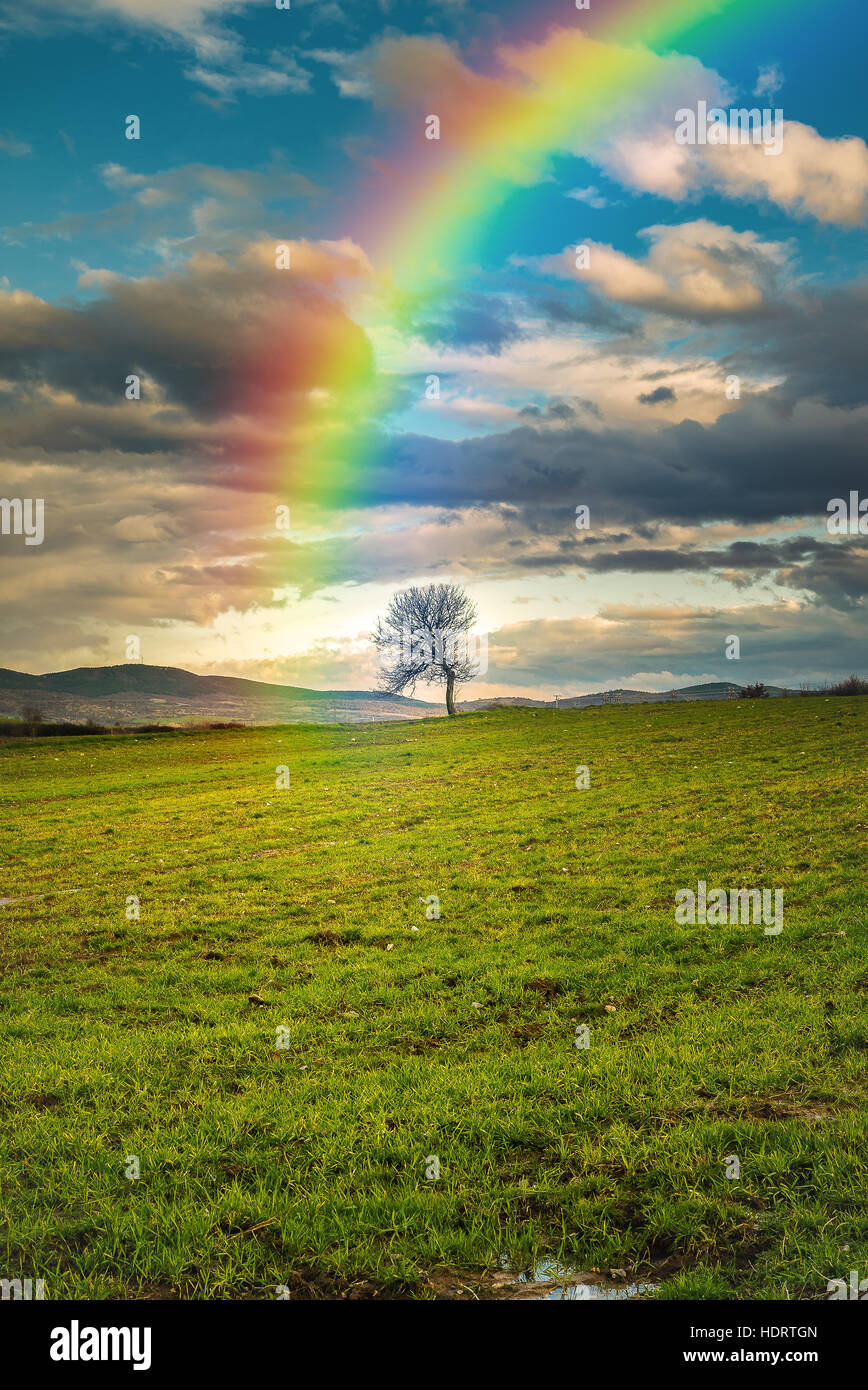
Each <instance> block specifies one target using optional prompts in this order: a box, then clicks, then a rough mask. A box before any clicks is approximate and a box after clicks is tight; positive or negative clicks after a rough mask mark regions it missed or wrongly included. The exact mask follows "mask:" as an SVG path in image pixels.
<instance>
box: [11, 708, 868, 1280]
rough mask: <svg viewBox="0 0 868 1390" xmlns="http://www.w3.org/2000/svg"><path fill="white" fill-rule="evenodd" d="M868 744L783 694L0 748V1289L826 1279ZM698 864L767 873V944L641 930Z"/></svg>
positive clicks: (845, 1088) (853, 715) (657, 922)
mask: <svg viewBox="0 0 868 1390" xmlns="http://www.w3.org/2000/svg"><path fill="white" fill-rule="evenodd" d="M866 723H868V702H866V701H865V700H863V699H850V700H847V699H829V698H802V699H790V700H771V701H730V702H723V703H711V702H704V703H697V704H683V705H681V704H675V705H673V704H661V705H656V706H655V705H641V706H623V707H606V708H598V709H587V710H583V711H580V712H574V711H563V712H557V713H556V712H541V713H532V712H530V711H525V710H503V711H499V712H497V713H487V714H486V713H480V714H475V715H467V716H463V717H461V718H460V719H458V720H457V721H446V720H428V721H423V722H418V723H408V724H396V725H378V726H358V725H357V726H352V727H350V726H347V727H329V728H323V727H313V726H293V727H280V728H269V729H260V730H249V729H248V730H243V731H226V732H210V733H203V732H193V733H178V734H157V735H151V736H129V737H127V736H115V737H105V738H102V737H87V738H77V739H76V738H70V739H48V740H45V741H29V740H20V741H16V742H12V743H8V744H6V745H5V746H2V747H0V787H2V794H0V796H2V823H3V827H4V833H3V868H2V879H0V894H2V895H3V896H5V897H8V898H11V899H15V901H13V902H11V903H9V904H7V905H5V906H3V907H2V908H0V940H2V970H3V975H2V996H0V1004H2V1011H0V1022H2V1068H0V1075H2V1082H0V1105H2V1120H3V1123H2V1126H0V1182H2V1193H0V1206H2V1212H0V1235H2V1247H3V1249H2V1255H0V1265H2V1268H0V1274H4V1275H6V1276H13V1275H31V1276H34V1277H42V1278H44V1279H45V1281H46V1296H47V1297H48V1298H61V1297H74V1298H78V1297H86V1296H90V1297H96V1298H114V1297H131V1296H133V1297H173V1296H180V1297H187V1298H189V1297H211V1298H251V1297H252V1298H273V1297H274V1296H275V1288H276V1287H277V1286H278V1285H285V1286H287V1287H288V1288H289V1289H290V1291H291V1295H292V1296H293V1297H295V1296H299V1295H300V1296H309V1297H332V1296H340V1295H341V1294H347V1293H352V1295H353V1296H369V1295H372V1294H374V1293H375V1292H376V1293H377V1294H378V1295H379V1296H380V1297H386V1296H403V1297H416V1298H431V1297H436V1296H438V1295H439V1296H445V1294H446V1293H447V1292H448V1291H449V1290H455V1289H456V1288H458V1286H461V1287H462V1288H463V1289H464V1291H465V1293H467V1294H470V1295H472V1294H473V1293H474V1291H476V1292H481V1294H482V1295H483V1296H486V1295H487V1294H488V1293H491V1292H492V1275H493V1273H494V1272H495V1271H497V1270H499V1269H500V1268H501V1265H502V1263H503V1262H506V1264H507V1265H508V1266H509V1267H510V1268H512V1269H515V1270H519V1269H523V1268H529V1267H532V1266H533V1265H534V1263H535V1261H536V1260H538V1259H540V1258H543V1257H552V1258H556V1259H560V1260H561V1261H562V1262H563V1263H565V1264H567V1265H569V1266H572V1267H575V1268H577V1269H581V1270H589V1269H592V1268H598V1269H603V1270H608V1269H609V1268H616V1269H620V1270H624V1271H625V1272H626V1274H627V1275H628V1276H634V1275H636V1276H640V1277H641V1278H644V1279H647V1278H650V1279H652V1280H653V1281H654V1282H657V1283H659V1292H658V1294H657V1295H656V1296H657V1297H663V1298H708V1297H725V1298H747V1299H754V1298H761V1297H771V1298H788V1297H789V1298H817V1297H823V1296H825V1294H826V1285H827V1281H828V1280H829V1279H830V1278H834V1277H846V1276H847V1272H848V1271H849V1270H850V1269H851V1268H855V1269H859V1270H861V1276H860V1277H864V1276H865V1275H866V1274H868V1199H866V1182H865V1159H864V1155H865V1153H866V1138H868V1135H866V1129H868V1125H866V1092H868V1077H866V1059H868V1019H866V1007H865V1006H866V998H868V993H866V992H868V963H866V959H865V951H866V943H868V925H866V911H865V891H864V888H865V872H866V870H865V839H866V821H868V814H866V808H865V802H864V788H865V757H864V748H865V737H866ZM579 764H584V765H587V766H588V768H589V770H590V781H591V785H590V787H589V789H587V790H577V789H576V787H575V780H576V767H577V765H579ZM284 765H285V766H286V767H287V768H288V769H289V772H290V776H291V782H290V786H289V787H288V788H286V789H280V790H279V789H278V788H277V787H276V779H277V768H278V767H279V766H284ZM699 879H705V880H706V881H707V882H708V884H709V887H712V886H723V887H726V888H730V887H738V886H741V885H745V886H747V887H760V886H766V887H772V888H783V890H784V903H785V908H784V930H783V932H782V933H781V934H780V935H779V936H766V935H765V934H764V932H763V927H762V926H761V925H759V926H757V925H724V926H700V925H697V926H689V925H684V926H682V925H678V924H677V923H676V921H675V917H674V894H675V892H676V890H678V889H679V888H686V887H693V888H694V889H695V888H696V885H697V880H699ZM71 890H76V891H74V892H73V891H71ZM430 895H436V896H437V897H438V898H439V901H440V911H441V916H440V918H439V920H429V919H428V918H427V917H426V906H425V904H424V903H423V902H421V901H420V898H427V897H429V896H430ZM134 896H135V897H137V898H138V899H139V901H140V917H139V918H138V920H136V918H135V916H134V904H130V903H129V902H128V900H129V899H130V898H132V897H134ZM21 899H24V901H21ZM251 994H255V995H258V996H259V998H260V999H261V1000H262V1001H263V1002H262V1003H261V1004H260V1003H256V1002H250V999H249V996H250V995H251ZM581 1024H586V1025H587V1026H588V1028H589V1030H590V1047H588V1048H587V1049H585V1048H579V1047H577V1046H576V1030H577V1027H578V1026H579V1025H581ZM281 1027H283V1028H285V1029H286V1031H285V1032H284V1033H282V1034H281V1035H280V1037H281V1040H282V1041H283V1042H284V1043H286V1044H287V1045H286V1046H281V1047H278V1045H277V1041H278V1029H280V1028H281ZM433 1155H436V1156H437V1158H438V1159H439V1163H440V1177H439V1179H431V1180H429V1179H428V1178H426V1168H430V1167H431V1165H430V1163H429V1162H428V1160H429V1158H430V1156H433ZM731 1155H735V1156H737V1157H738V1158H739V1161H740V1165H741V1177H740V1180H738V1181H734V1180H729V1179H727V1177H726V1164H725V1160H726V1159H727V1158H728V1157H729V1156H731ZM130 1156H135V1157H136V1158H137V1159H138V1160H139V1164H140V1177H139V1178H138V1179H133V1178H128V1177H127V1176H126V1173H127V1171H129V1170H130V1168H131V1164H130V1162H129V1157H130Z"/></svg>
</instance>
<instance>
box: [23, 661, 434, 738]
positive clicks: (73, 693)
mask: <svg viewBox="0 0 868 1390" xmlns="http://www.w3.org/2000/svg"><path fill="white" fill-rule="evenodd" d="M24 705H34V706H37V707H38V708H39V709H40V710H41V711H42V713H43V714H44V716H45V718H46V719H47V720H69V721H73V722H76V723H84V722H85V721H86V720H88V719H93V720H95V721H96V722H97V723H110V724H113V723H120V724H144V723H157V722H159V723H170V724H171V723H174V724H177V723H189V722H191V721H201V720H205V721H216V720H221V721H223V720H225V721H237V722H239V723H244V724H307V723H312V724H331V723H345V724H346V723H358V722H360V721H364V722H369V721H370V720H371V719H375V720H381V719H419V718H424V717H425V716H426V715H434V714H438V715H439V714H441V713H443V712H445V711H444V709H441V705H440V702H439V701H437V702H436V703H435V702H432V701H427V700H411V699H408V698H407V697H406V696H404V695H385V694H383V693H382V692H381V691H378V690H308V689H306V688H305V687H304V686H298V685H269V684H268V683H267V682H266V681H250V680H245V679H243V677H240V676H197V675H194V673H193V672H192V671H184V670H181V669H180V668H179V667H176V666H146V665H143V664H142V663H140V662H134V661H131V662H128V663H126V664H124V665H122V666H79V667H76V669H75V670H72V671H52V672H49V673H48V674H46V675H43V676H33V675H28V674H27V673H26V672H23V671H9V670H4V669H2V668H0V715H2V716H5V717H7V718H9V717H12V718H17V717H19V716H20V714H21V709H22V707H23V706H24Z"/></svg>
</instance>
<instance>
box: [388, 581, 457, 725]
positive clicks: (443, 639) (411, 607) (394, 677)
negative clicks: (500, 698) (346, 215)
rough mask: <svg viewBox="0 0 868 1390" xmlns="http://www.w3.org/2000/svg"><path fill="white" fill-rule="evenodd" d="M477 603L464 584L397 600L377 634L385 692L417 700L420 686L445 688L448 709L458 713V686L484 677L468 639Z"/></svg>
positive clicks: (431, 587)
mask: <svg viewBox="0 0 868 1390" xmlns="http://www.w3.org/2000/svg"><path fill="white" fill-rule="evenodd" d="M475 622H476V604H475V603H474V602H473V600H472V599H471V598H470V595H469V594H468V593H467V591H466V590H465V589H462V587H461V585H460V584H426V585H425V586H424V587H423V588H412V589H404V590H403V591H402V592H401V593H399V594H395V595H394V597H393V598H392V600H391V602H390V604H389V607H388V609H387V610H386V616H385V618H382V619H380V620H379V621H378V622H377V626H376V629H375V630H374V634H373V642H374V646H375V647H376V648H377V652H378V653H379V657H380V662H381V667H382V669H381V673H380V682H379V684H380V689H381V690H385V691H388V692H389V694H390V695H402V694H403V693H404V691H409V693H410V694H411V695H412V694H413V691H414V690H415V688H416V682H417V681H422V683H423V684H432V683H433V684H438V685H445V686H446V710H447V713H449V714H455V712H456V711H455V686H456V684H461V683H462V682H464V681H469V680H472V679H473V678H474V676H477V675H479V674H480V671H479V662H478V661H477V660H476V658H475V657H474V656H473V655H472V653H471V651H470V643H469V641H468V634H469V632H470V629H471V628H472V626H473V624H474V623H475Z"/></svg>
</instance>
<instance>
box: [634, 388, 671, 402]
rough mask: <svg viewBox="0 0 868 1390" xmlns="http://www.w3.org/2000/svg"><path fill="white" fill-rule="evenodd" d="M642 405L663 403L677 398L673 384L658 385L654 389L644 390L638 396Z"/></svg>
mask: <svg viewBox="0 0 868 1390" xmlns="http://www.w3.org/2000/svg"><path fill="white" fill-rule="evenodd" d="M636 399H637V401H638V402H639V404H640V405H661V404H662V403H663V402H664V401H674V400H677V399H678V398H677V396H676V395H675V392H674V391H673V390H672V387H671V386H657V387H655V389H654V390H653V391H643V392H642V394H641V395H639V396H637V397H636Z"/></svg>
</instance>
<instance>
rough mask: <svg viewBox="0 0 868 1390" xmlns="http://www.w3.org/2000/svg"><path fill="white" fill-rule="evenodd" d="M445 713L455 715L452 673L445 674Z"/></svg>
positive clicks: (453, 677)
mask: <svg viewBox="0 0 868 1390" xmlns="http://www.w3.org/2000/svg"><path fill="white" fill-rule="evenodd" d="M446 713H447V714H454V713H455V674H454V672H452V671H447V672H446Z"/></svg>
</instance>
